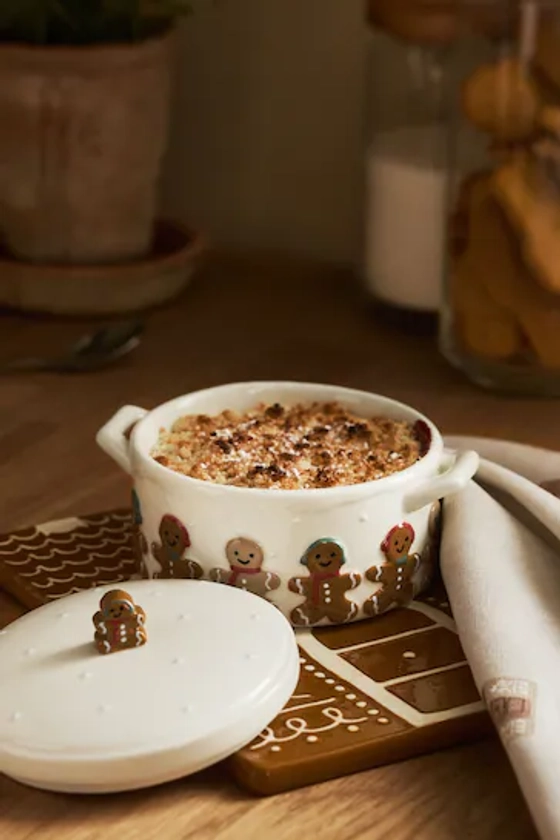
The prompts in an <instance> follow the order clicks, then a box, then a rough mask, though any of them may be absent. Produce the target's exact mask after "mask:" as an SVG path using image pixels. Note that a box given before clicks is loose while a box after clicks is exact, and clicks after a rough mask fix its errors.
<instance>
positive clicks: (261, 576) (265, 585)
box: [210, 537, 280, 598]
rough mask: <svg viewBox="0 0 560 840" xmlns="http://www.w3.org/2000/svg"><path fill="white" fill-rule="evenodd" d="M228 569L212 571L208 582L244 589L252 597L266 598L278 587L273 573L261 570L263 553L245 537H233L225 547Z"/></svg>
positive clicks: (277, 580)
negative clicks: (252, 595)
mask: <svg viewBox="0 0 560 840" xmlns="http://www.w3.org/2000/svg"><path fill="white" fill-rule="evenodd" d="M226 557H227V561H228V563H229V569H212V571H211V572H210V580H214V581H217V582H218V583H227V584H229V585H230V586H237V587H239V589H246V590H247V591H248V592H252V593H253V594H254V595H260V596H261V597H262V598H264V597H266V595H268V593H269V592H272V590H273V589H278V587H279V586H280V578H279V577H278V575H275V574H274V572H267V571H266V569H263V568H262V566H263V563H264V552H263V550H262V548H261V547H260V545H259V544H258V543H256V542H254V541H253V540H250V539H248V538H247V537H235V538H234V539H232V540H230V541H229V542H228V544H227V545H226Z"/></svg>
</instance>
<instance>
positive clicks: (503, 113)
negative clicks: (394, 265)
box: [440, 0, 560, 396]
mask: <svg viewBox="0 0 560 840" xmlns="http://www.w3.org/2000/svg"><path fill="white" fill-rule="evenodd" d="M466 45H470V47H469V49H467V50H466V53H467V54H468V56H469V63H470V65H471V66H470V67H469V68H468V71H467V72H465V73H464V76H463V79H462V83H461V86H460V95H459V97H458V100H457V107H456V108H455V109H454V116H453V118H452V119H451V120H450V143H449V149H450V164H451V165H450V178H449V190H448V202H449V204H448V219H449V225H448V236H447V267H446V283H445V294H444V300H443V305H442V317H441V321H440V345H441V349H442V352H443V353H444V355H445V356H446V357H447V359H448V360H450V361H451V362H452V363H453V364H454V365H456V366H457V367H459V368H461V369H462V370H463V371H465V372H466V373H467V375H469V376H470V378H471V379H472V380H473V381H475V382H477V383H479V384H481V385H483V386H486V387H490V388H494V389H496V390H501V391H510V392H520V393H526V394H536V395H543V396H544V395H560V5H559V4H558V2H554V3H552V2H550V1H549V0H547V2H542V0H495V2H491V0H487V2H467V0H465V2H464V3H463V8H462V22H461V34H460V38H459V39H458V40H457V42H456V44H455V49H456V50H458V51H463V53H465V46H466ZM475 148H478V151H477V154H476V155H474V157H473V149H475Z"/></svg>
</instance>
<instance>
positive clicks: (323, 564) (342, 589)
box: [288, 538, 362, 627]
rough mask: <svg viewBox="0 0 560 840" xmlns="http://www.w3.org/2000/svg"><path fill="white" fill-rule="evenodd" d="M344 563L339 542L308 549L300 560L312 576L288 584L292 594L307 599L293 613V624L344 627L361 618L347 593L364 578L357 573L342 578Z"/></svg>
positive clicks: (324, 542) (329, 541)
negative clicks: (321, 624)
mask: <svg viewBox="0 0 560 840" xmlns="http://www.w3.org/2000/svg"><path fill="white" fill-rule="evenodd" d="M345 562H346V558H345V556H344V549H343V548H342V546H341V545H340V543H338V542H337V541H336V540H333V539H330V538H328V539H321V540H316V541H315V542H314V543H312V544H311V545H310V546H309V548H308V549H307V551H306V552H305V554H304V555H303V557H302V558H301V563H302V564H303V565H304V566H306V567H307V570H308V572H309V574H308V575H307V576H306V577H296V578H291V580H290V581H289V582H288V588H289V589H290V591H291V592H297V594H298V595H303V596H304V598H305V601H304V602H303V603H302V604H300V605H299V607H296V608H295V609H293V610H292V613H291V616H290V618H291V621H292V624H295V625H299V626H304V627H308V626H310V625H313V624H317V623H318V622H319V621H321V620H322V619H327V620H328V621H330V622H332V623H333V624H344V623H345V622H346V621H350V620H351V619H352V618H354V617H355V616H356V615H357V614H358V606H357V604H355V603H354V601H351V600H349V599H348V598H347V597H346V593H347V592H348V591H349V590H351V589H355V588H356V587H357V586H359V584H360V583H361V580H362V577H361V575H359V574H358V573H357V572H348V573H347V574H341V569H342V566H343V565H344V563H345Z"/></svg>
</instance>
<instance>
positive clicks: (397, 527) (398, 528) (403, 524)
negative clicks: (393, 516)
mask: <svg viewBox="0 0 560 840" xmlns="http://www.w3.org/2000/svg"><path fill="white" fill-rule="evenodd" d="M403 529H404V530H405V531H408V533H409V534H410V544H411V545H412V543H413V542H414V537H415V536H416V533H415V531H414V528H413V527H412V525H411V524H410V522H401V523H399V525H394V526H393V527H392V528H391V530H390V531H389V533H388V534H387V536H386V537H385V539H384V540H383V542H382V543H381V551H382V552H383V553H384V554H385V552H386V551H387V550H388V548H389V543H390V541H391V537H392V536H393V534H394V533H395V531H401V530H403Z"/></svg>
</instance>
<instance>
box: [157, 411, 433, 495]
mask: <svg viewBox="0 0 560 840" xmlns="http://www.w3.org/2000/svg"><path fill="white" fill-rule="evenodd" d="M422 454H423V452H422V441H421V440H420V439H419V436H418V435H417V433H416V430H415V428H414V427H413V426H411V425H410V424H409V423H407V422H405V421H401V420H392V419H390V418H388V417H372V418H370V419H365V418H362V417H358V416H356V415H355V414H353V413H352V412H350V411H348V410H347V409H346V408H344V407H342V406H341V405H339V404H338V403H336V402H326V403H318V402H315V403H311V404H297V405H291V406H283V405H280V404H279V403H274V404H271V405H268V404H262V403H261V404H259V405H257V406H255V408H253V409H251V410H250V411H246V412H243V413H238V412H235V411H229V410H226V411H222V412H221V413H220V414H217V415H213V416H209V415H206V414H193V415H187V416H185V417H181V418H180V419H179V420H176V421H175V423H174V424H173V426H172V427H171V429H170V430H167V429H161V431H160V435H159V440H158V443H157V445H156V446H155V447H154V450H153V451H152V456H153V457H154V458H155V460H156V461H158V462H159V463H160V464H162V465H163V466H165V467H168V468H169V469H171V470H174V471H176V472H179V473H183V474H184V475H188V476H191V477H192V478H198V479H201V480H202V481H210V482H213V483H215V484H228V485H233V486H236V487H258V488H261V489H265V488H271V487H274V488H278V489H284V490H308V489H316V488H324V487H337V486H343V485H349V484H360V483H362V482H365V481H373V480H376V479H379V478H384V477H385V476H388V475H391V474H392V473H395V472H399V471H401V470H404V469H406V468H407V467H410V466H411V465H412V464H414V463H415V462H416V461H418V460H419V458H421V457H422Z"/></svg>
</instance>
